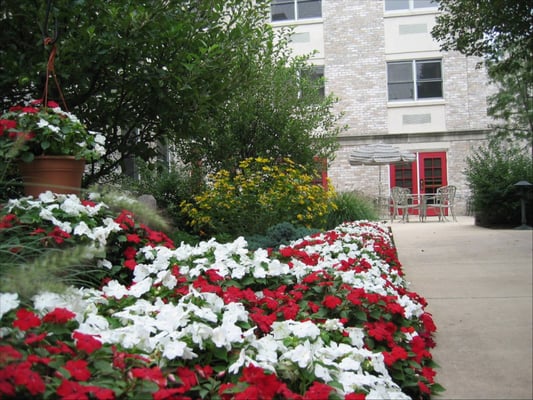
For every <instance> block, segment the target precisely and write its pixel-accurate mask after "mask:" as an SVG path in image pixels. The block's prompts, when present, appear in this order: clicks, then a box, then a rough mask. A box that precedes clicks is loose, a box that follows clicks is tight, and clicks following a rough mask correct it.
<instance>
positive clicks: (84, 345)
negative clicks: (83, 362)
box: [72, 331, 102, 354]
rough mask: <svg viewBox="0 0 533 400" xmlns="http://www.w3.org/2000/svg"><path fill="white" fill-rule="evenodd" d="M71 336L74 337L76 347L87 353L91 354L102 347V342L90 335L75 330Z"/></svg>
mask: <svg viewBox="0 0 533 400" xmlns="http://www.w3.org/2000/svg"><path fill="white" fill-rule="evenodd" d="M72 337H73V338H74V339H76V348H77V349H78V350H82V351H85V352H86V353H87V354H91V353H92V352H94V351H96V350H98V349H100V348H101V347H102V343H101V342H100V341H99V340H97V339H95V338H94V337H93V336H92V335H86V334H84V333H81V332H77V331H75V332H74V333H73V334H72Z"/></svg>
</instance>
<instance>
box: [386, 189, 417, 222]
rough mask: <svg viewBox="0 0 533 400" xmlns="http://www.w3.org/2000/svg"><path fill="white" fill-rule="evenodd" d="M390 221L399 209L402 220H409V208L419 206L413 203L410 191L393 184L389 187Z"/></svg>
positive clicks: (397, 213) (392, 220)
mask: <svg viewBox="0 0 533 400" xmlns="http://www.w3.org/2000/svg"><path fill="white" fill-rule="evenodd" d="M391 203H392V213H391V223H392V222H394V219H395V218H396V216H397V215H399V211H400V210H402V211H403V212H402V220H403V221H407V222H409V210H410V209H415V208H419V204H418V202H417V203H413V197H412V196H411V191H410V190H409V189H408V188H403V187H399V186H394V187H393V188H391Z"/></svg>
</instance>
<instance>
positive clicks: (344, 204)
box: [327, 192, 378, 229]
mask: <svg viewBox="0 0 533 400" xmlns="http://www.w3.org/2000/svg"><path fill="white" fill-rule="evenodd" d="M331 201H332V202H333V204H335V207H334V208H333V209H332V210H331V211H330V212H329V213H328V217H327V228H328V229H332V228H333V227H335V226H338V225H340V224H342V223H343V222H348V221H359V220H369V221H374V220H377V219H378V214H377V211H376V208H375V207H374V205H373V203H372V200H371V199H369V198H367V197H365V196H364V195H362V194H358V193H355V192H339V193H336V194H335V196H334V197H333V199H332V200H331Z"/></svg>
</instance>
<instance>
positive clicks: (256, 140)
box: [175, 39, 345, 171]
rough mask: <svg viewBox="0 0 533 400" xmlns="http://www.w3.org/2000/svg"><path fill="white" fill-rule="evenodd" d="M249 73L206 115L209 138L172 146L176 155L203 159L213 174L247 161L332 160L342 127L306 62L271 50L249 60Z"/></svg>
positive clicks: (320, 82) (309, 163)
mask: <svg viewBox="0 0 533 400" xmlns="http://www.w3.org/2000/svg"><path fill="white" fill-rule="evenodd" d="M272 40H274V39H272ZM249 70H250V77H249V82H248V83H247V85H243V86H242V87H240V88H238V89H237V90H236V91H235V92H234V93H233V94H232V97H231V99H229V100H228V101H227V102H226V103H225V104H224V107H221V108H220V109H217V110H216V111H214V112H213V113H211V114H210V115H209V119H208V127H207V129H208V131H207V132H208V134H206V135H204V136H202V137H195V138H193V139H190V140H182V141H179V142H178V143H177V144H176V148H175V150H176V151H177V153H178V154H179V155H180V157H181V158H182V159H184V160H185V161H187V162H195V161H197V160H200V159H201V160H202V161H203V162H204V163H205V165H206V166H207V167H209V168H211V169H212V170H215V171H218V170H220V169H226V170H230V171H233V170H235V169H236V168H237V167H238V164H239V162H240V161H241V160H244V159H246V158H249V157H264V158H274V159H281V158H290V159H291V160H293V161H294V162H296V163H298V164H301V165H305V166H312V165H313V163H314V162H315V159H316V157H319V158H322V159H328V160H332V159H333V158H334V156H335V151H336V149H337V148H338V141H337V136H338V134H339V133H340V132H342V130H344V129H345V127H340V126H338V125H337V122H338V120H339V118H340V117H341V116H342V114H335V113H333V112H332V107H333V106H334V104H335V103H336V102H337V99H336V98H335V97H334V96H333V95H329V96H327V97H324V96H323V95H322V94H321V88H323V85H324V82H323V80H320V79H317V78H316V77H315V76H314V75H313V66H311V65H309V58H308V57H296V58H294V57H292V56H291V54H290V53H289V52H287V51H285V50H284V49H283V48H276V47H273V48H270V49H269V51H265V52H264V53H262V54H258V55H257V57H256V59H254V60H250V66H249Z"/></svg>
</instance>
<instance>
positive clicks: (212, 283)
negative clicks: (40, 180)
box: [0, 193, 442, 400]
mask: <svg viewBox="0 0 533 400" xmlns="http://www.w3.org/2000/svg"><path fill="white" fill-rule="evenodd" d="M73 205H75V206H73ZM23 209H26V210H27V211H28V213H29V214H30V215H32V216H33V219H31V222H28V221H30V219H26V218H25V217H24V215H23V212H22V210H23ZM38 209H41V210H43V212H42V215H43V216H45V217H46V216H47V215H48V213H49V212H50V210H52V213H54V210H57V209H59V210H61V212H58V213H57V214H56V215H55V217H54V218H53V219H50V218H48V219H42V220H39V217H37V212H36V210H38ZM102 209H106V206H105V205H104V204H102V203H93V202H83V201H79V200H76V198H75V196H71V195H58V196H52V195H51V194H49V193H47V194H45V195H41V196H40V199H39V200H38V201H37V200H32V201H29V200H26V199H22V200H17V201H12V202H10V203H8V204H7V205H6V206H5V207H4V208H3V209H2V213H1V215H0V217H1V219H0V223H1V224H3V226H5V225H6V224H10V225H13V224H14V223H23V222H22V221H26V222H27V223H29V225H32V224H39V223H41V222H43V221H51V220H53V221H52V223H53V224H54V226H57V227H60V228H59V229H61V230H64V231H65V232H67V231H68V230H69V229H71V233H73V232H75V231H76V229H77V227H78V226H79V225H80V224H81V222H80V224H77V223H76V222H74V220H76V218H78V220H84V223H85V224H86V225H87V227H88V229H87V230H86V233H85V234H84V235H80V240H88V239H89V238H90V237H91V236H93V239H94V243H95V246H104V247H107V246H109V244H110V243H108V240H109V238H111V237H112V236H113V235H112V234H107V235H106V234H102V235H96V229H97V227H98V226H97V225H95V224H94V221H93V223H91V218H89V217H88V216H89V215H98V213H99V212H100V211H101V210H102ZM15 210H16V219H15V217H8V216H12V215H14V214H15V213H14V211H15ZM44 210H48V211H44ZM97 210H98V211H97ZM39 215H41V213H40V212H39ZM124 215H128V213H122V214H121V216H122V217H118V218H115V221H114V223H113V222H111V221H107V226H108V227H109V226H112V227H113V228H106V230H109V232H112V233H113V234H115V235H119V236H122V237H123V239H122V240H124V241H126V242H128V246H122V247H121V251H122V252H123V253H124V254H123V256H122V257H121V258H122V260H123V261H121V265H120V267H121V268H122V269H124V270H128V271H129V272H131V281H130V282H121V281H119V280H117V279H112V278H110V279H106V280H105V281H104V283H103V284H102V286H101V287H98V288H83V287H74V286H72V287H69V288H68V289H67V290H65V291H64V292H62V293H52V292H45V291H43V292H39V293H37V294H36V295H35V296H33V297H32V299H31V302H29V303H26V304H24V303H21V301H20V298H19V296H18V294H17V293H11V292H4V293H0V324H1V327H0V397H1V398H20V397H29V396H32V398H61V399H69V398H70V399H88V398H96V399H114V398H134V399H137V398H147V397H149V396H151V397H152V398H153V399H194V398H219V399H241V400H244V399H258V398H264V399H274V398H277V399H347V400H356V399H385V398H395V399H408V398H410V397H409V396H412V397H413V398H428V397H429V396H430V394H431V393H437V392H439V391H440V390H442V388H441V387H440V385H438V383H436V382H435V380H434V376H435V372H434V367H435V364H434V363H433V361H432V358H431V353H430V349H431V348H432V347H433V346H434V342H433V340H432V335H433V333H434V331H435V325H434V324H433V321H432V318H431V315H430V314H429V313H427V312H426V311H425V310H424V308H425V306H426V302H425V300H424V299H423V298H422V297H420V296H419V295H417V294H416V293H413V292H411V291H409V290H408V288H407V287H406V282H405V280H404V278H403V273H402V270H401V265H400V262H399V261H398V259H397V254H396V251H395V249H394V247H393V244H392V240H391V237H390V234H389V232H388V231H387V230H386V229H385V227H384V226H381V225H379V224H377V223H369V222H366V221H361V222H353V223H345V224H342V225H340V226H338V227H337V228H335V229H333V230H330V231H327V232H321V233H317V234H314V235H312V236H308V237H305V238H302V239H299V240H297V241H293V242H292V243H291V244H290V245H287V246H282V247H281V248H280V249H279V251H272V250H268V249H258V250H256V251H255V252H251V251H249V250H248V248H247V244H246V242H245V241H244V239H243V238H239V239H237V240H235V241H234V242H232V243H227V244H220V243H218V242H216V241H215V240H210V241H207V242H201V243H200V244H198V245H197V246H194V247H193V246H190V245H186V244H182V245H180V246H177V247H174V246H172V244H171V243H170V242H168V241H166V240H161V239H164V236H161V235H158V234H157V233H156V232H152V233H151V234H148V235H143V237H144V239H141V240H140V241H138V243H136V242H137V239H136V238H134V237H132V236H130V235H132V234H131V233H129V232H130V231H131V229H132V226H134V225H135V222H134V220H133V216H130V217H131V218H130V217H127V218H124ZM95 220H98V218H96V219H95ZM7 221H8V222H7ZM15 221H16V222H15ZM100 222H101V221H100ZM0 229H2V228H1V226H0ZM90 232H92V234H91V233H90ZM126 232H128V233H126ZM74 236H76V234H74ZM76 237H77V236H76ZM113 240H114V239H113ZM96 242H98V244H96ZM156 242H159V243H160V244H158V245H156V244H155V243H156ZM113 243H114V244H116V242H113ZM130 248H132V249H133V250H129V249H130ZM126 253H135V255H134V257H133V258H132V257H131V254H130V255H129V256H126V255H125V254H126ZM113 254H114V253H113ZM124 260H134V261H133V262H131V263H126V262H125V261H124ZM114 262H115V261H111V260H108V259H107V258H106V259H102V260H100V262H99V263H98V265H100V266H101V268H102V269H103V270H107V271H111V270H110V269H107V268H109V264H113V263H114Z"/></svg>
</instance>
